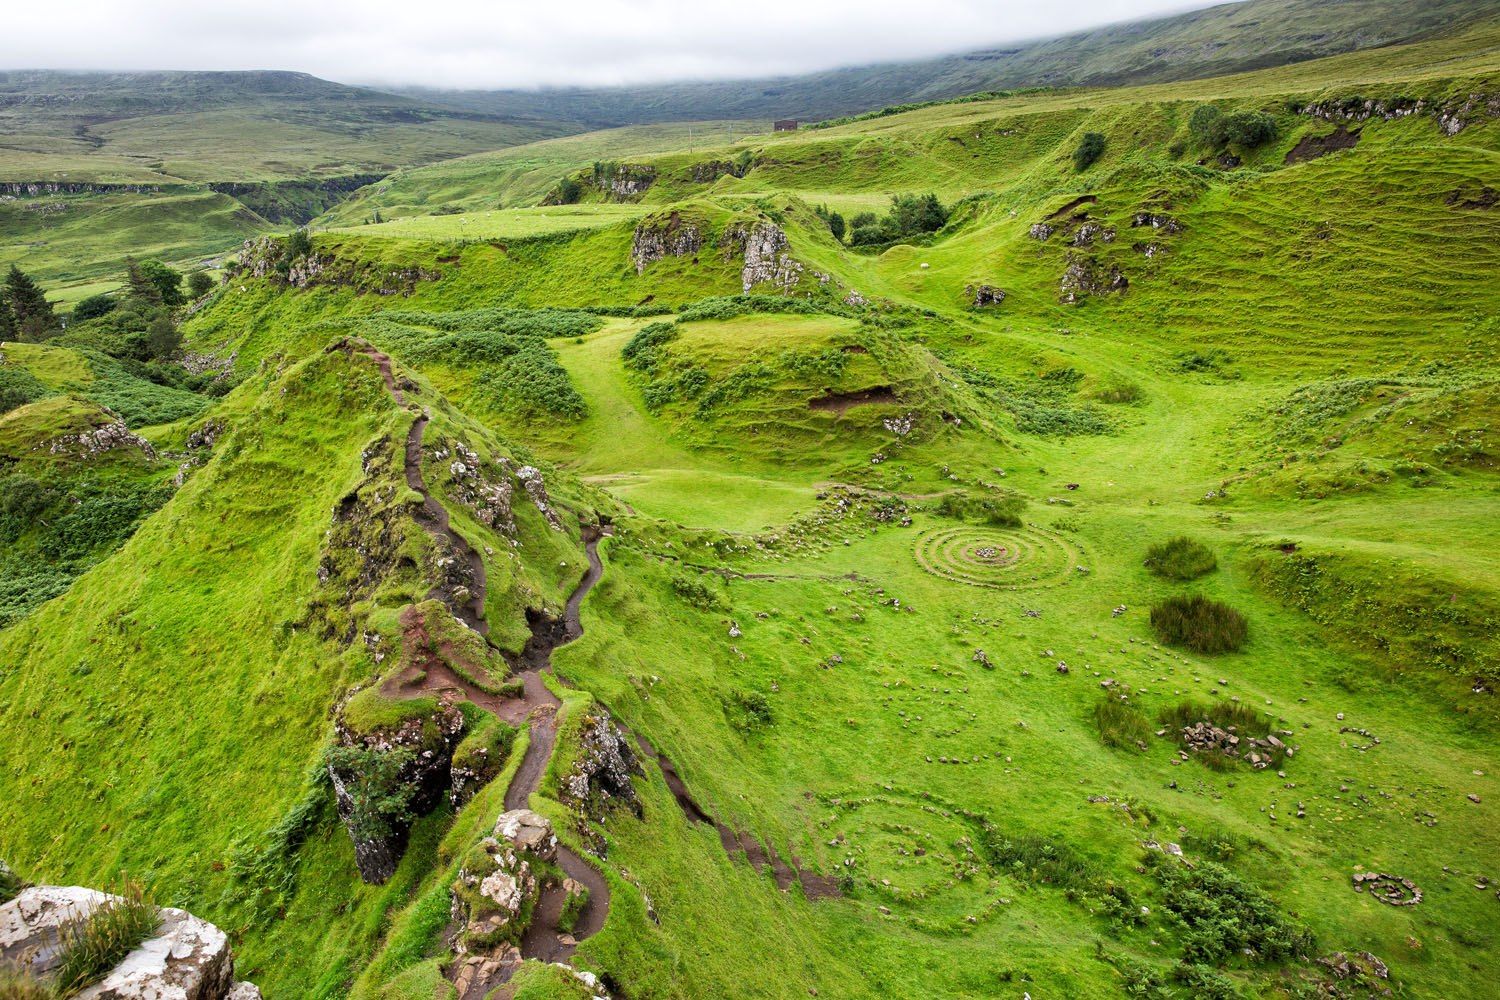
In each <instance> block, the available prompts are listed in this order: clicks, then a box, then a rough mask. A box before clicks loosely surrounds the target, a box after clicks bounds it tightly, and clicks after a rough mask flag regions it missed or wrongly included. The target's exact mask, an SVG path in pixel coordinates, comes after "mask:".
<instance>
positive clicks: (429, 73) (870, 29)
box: [0, 0, 1204, 88]
mask: <svg viewBox="0 0 1500 1000" xmlns="http://www.w3.org/2000/svg"><path fill="white" fill-rule="evenodd" d="M1203 5H1204V4H1202V3H1192V2H1184V0H1075V2H1073V3H1070V4H1065V5H1063V6H1061V7H1054V6H1052V5H1050V4H1045V5H1043V4H1036V3H1034V2H1029V0H1026V2H1011V0H999V2H997V0H988V2H985V0H905V2H894V0H758V2H756V3H753V4H734V5H730V4H723V3H714V2H712V0H638V2H632V3H625V2H620V0H571V2H569V3H566V4H564V3H542V2H536V0H530V2H526V3H516V2H511V0H502V2H498V3H496V2H491V3H484V2H477V0H442V2H428V3H414V2H412V0H399V2H397V0H358V2H355V0H322V2H319V0H297V2H291V0H259V2H257V3H255V4H251V5H244V4H215V3H202V4H196V5H184V4H181V3H177V2H171V3H168V2H165V0H135V2H133V3H128V4H127V3H121V2H119V0H69V2H68V3H67V4H66V5H65V7H66V10H65V11H64V10H61V9H59V8H50V7H48V6H47V5H45V4H24V5H21V6H19V7H18V8H17V9H15V10H12V11H10V12H8V14H7V17H6V26H5V31H4V32H3V33H0V65H3V66H4V67H6V68H12V69H22V68H25V69H38V68H46V69H115V70H146V69H195V70H209V69H218V70H233V69H286V70H300V71H302V72H307V73H313V74H315V75H317V76H321V77H325V78H327V79H332V80H339V81H342V82H346V83H365V84H374V85H380V84H386V85H398V84H412V85H425V86H433V87H473V88H502V87H505V88H509V87H543V86H609V85H615V84H628V83H654V82H661V81H667V80H685V79H733V78H744V77H764V76H775V75H781V74H791V73H804V72H809V71H814V70H820V69H829V68H833V67H837V66H851V65H859V64H864V63H870V62H882V61H890V60H900V59H912V58H920V57H923V56H931V55H938V54H942V53H948V52H959V51H965V50H969V49H976V48H983V47H985V46H990V45H995V44H1003V43H1006V42H1013V41H1017V40H1022V39H1028V38H1039V37H1045V36H1049V35H1057V34H1063V33H1066V32H1069V31H1073V30H1077V29H1080V28H1087V27H1092V26H1095V25H1099V24H1105V23H1109V22H1111V21H1120V20H1129V19H1133V18H1140V17H1149V16H1153V15H1159V14H1163V13H1171V12H1173V11H1179V10H1184V9H1189V8H1192V7H1195V6H1203Z"/></svg>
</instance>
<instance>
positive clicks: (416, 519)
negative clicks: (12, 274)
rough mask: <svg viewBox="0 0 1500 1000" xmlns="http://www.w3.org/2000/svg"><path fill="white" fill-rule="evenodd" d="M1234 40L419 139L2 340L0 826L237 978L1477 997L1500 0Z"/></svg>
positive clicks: (52, 866)
mask: <svg viewBox="0 0 1500 1000" xmlns="http://www.w3.org/2000/svg"><path fill="white" fill-rule="evenodd" d="M1262 6H1270V5H1262ZM1249 9H1250V7H1249V6H1247V7H1245V8H1237V10H1249ZM1278 9H1280V8H1278ZM1296 9H1298V10H1301V9H1306V8H1296ZM1360 9H1363V10H1367V11H1369V10H1375V9H1377V8H1376V7H1375V6H1373V5H1365V6H1362V7H1361V8H1360ZM1378 9H1379V10H1382V11H1387V12H1388V11H1389V10H1390V8H1388V7H1383V6H1382V7H1379V8H1378ZM1203 16H1204V17H1207V16H1209V15H1203ZM1213 16H1215V17H1223V16H1229V15H1228V14H1224V13H1222V12H1221V13H1219V14H1215V15H1213ZM1349 23H1350V26H1351V27H1350V31H1351V32H1353V31H1354V30H1355V28H1354V25H1355V24H1356V20H1355V19H1353V18H1351V20H1350V22H1349ZM1288 25H1289V27H1288V29H1287V31H1286V32H1285V35H1284V37H1285V39H1287V41H1286V47H1287V50H1288V51H1289V50H1290V49H1291V48H1292V47H1295V46H1301V45H1305V44H1306V41H1305V39H1304V38H1301V37H1300V34H1301V31H1302V29H1301V27H1300V26H1299V25H1298V24H1297V22H1296V20H1295V18H1292V17H1291V16H1290V15H1288ZM1265 30H1266V31H1267V32H1270V31H1271V30H1272V29H1271V28H1269V27H1267V28H1265ZM1276 37H1278V38H1281V37H1283V36H1282V35H1279V34H1278V35H1276ZM1330 44H1333V43H1330ZM1340 44H1342V43H1340ZM1268 48H1271V49H1274V48H1275V46H1268ZM1207 65H1208V64H1206V63H1205V67H1207ZM1224 65H1225V68H1228V69H1235V70H1242V71H1239V72H1232V73H1227V74H1224V75H1219V76H1212V77H1205V78H1203V79H1186V80H1173V81H1168V82H1151V83H1148V84H1144V85H1140V86H1129V87H1121V86H1103V85H1099V86H1090V87H1077V88H1066V89H1057V90H1048V91H1044V92H1039V93H1011V94H1006V95H1000V96H990V97H988V98H985V99H974V100H962V101H953V102H946V103H934V104H931V105H927V106H921V107H915V108H909V109H905V110H893V111H891V112H889V113H875V114H871V115H868V116H855V117H853V118H851V120H848V121H843V122H836V123H830V124H829V125H828V126H827V127H824V128H818V129H806V130H803V131H800V132H797V133H793V134H784V135H770V134H767V133H764V132H761V133H754V132H751V131H749V130H746V129H743V128H741V127H739V126H737V125H736V124H735V123H733V122H729V123H726V122H718V123H695V124H694V125H693V126H692V127H691V128H690V127H689V126H687V125H685V124H682V125H677V124H657V125H649V126H632V127H629V128H621V129H614V130H604V131H597V132H592V133H587V134H582V135H577V136H567V137H560V138H552V139H547V140H542V141H538V142H535V143H530V144H526V145H522V146H517V147H514V148H510V149H505V150H501V151H498V152H489V153H483V154H478V155H473V156H466V157H462V158H457V159H453V160H448V161H444V162H442V163H438V164H431V165H427V166H421V167H412V168H410V169H406V170H402V171H399V172H397V173H396V174H395V175H393V176H391V177H389V178H386V179H383V180H382V181H380V182H377V183H375V184H372V185H368V186H365V187H363V188H361V189H360V190H359V191H358V192H357V193H355V194H354V195H353V196H352V197H351V198H350V199H349V200H348V201H346V202H343V203H341V204H339V205H338V206H336V207H334V208H333V209H332V210H331V211H329V212H327V213H326V214H325V215H324V216H323V217H322V218H321V220H320V222H319V224H318V225H316V226H314V227H313V231H312V232H311V233H310V234H307V233H288V232H287V229H288V228H289V227H280V228H279V229H276V228H274V227H271V226H269V225H266V226H265V227H263V229H262V230H261V231H262V232H263V233H266V234H268V235H261V236H258V237H256V238H255V239H253V240H251V241H250V242H249V243H247V244H246V245H244V246H242V247H241V249H240V250H239V251H238V254H237V259H236V260H233V261H225V262H224V271H225V273H226V274H227V275H228V276H229V280H227V281H224V282H221V283H219V284H218V285H216V286H214V287H212V288H211V289H209V290H208V291H206V292H205V293H204V295H203V297H202V299H201V300H199V301H198V302H196V303H194V304H193V305H192V306H185V307H183V308H181V309H180V310H178V311H177V312H175V313H172V312H171V310H170V307H169V306H167V305H165V304H164V303H163V302H162V301H161V300H160V296H159V294H158V295H156V297H155V301H153V293H152V287H148V286H147V283H146V282H145V280H144V278H143V280H141V281H137V282H136V283H135V285H134V286H133V287H132V288H131V289H130V290H129V292H126V293H121V295H119V296H118V297H117V298H118V301H117V304H116V305H115V306H114V308H113V309H112V310H111V311H110V312H106V313H104V314H102V315H99V316H96V317H94V318H90V319H79V320H78V321H76V322H74V323H72V324H70V325H69V327H68V328H67V329H66V331H61V332H59V331H56V330H49V331H47V333H46V335H45V336H44V337H42V338H40V340H41V342H40V343H26V344H9V343H7V344H5V345H3V346H0V401H3V402H4V404H5V407H6V408H7V412H5V413H4V414H0V598H3V602H0V614H3V616H4V617H3V618H0V762H3V766H0V859H3V860H4V861H5V862H6V863H8V865H9V866H10V868H12V869H14V871H15V872H16V873H17V875H19V876H20V877H21V878H27V879H32V880H36V881H46V882H56V883H72V882H76V883H79V884H88V885H98V884H104V883H107V882H108V881H109V880H110V879H112V878H115V877H117V876H118V874H119V873H120V872H122V871H124V872H128V873H130V874H131V875H133V876H135V877H137V878H140V879H142V880H143V881H144V882H145V883H146V884H147V885H148V886H149V888H150V891H151V892H152V894H153V895H154V897H155V898H156V899H158V900H160V901H163V902H167V901H170V902H172V903H173V904H181V905H184V906H187V907H189V908H190V909H191V910H192V912H193V913H194V914H198V915H201V916H202V917H204V918H205V919H209V920H212V921H213V922H214V923H215V924H216V925H218V926H219V927H222V928H224V929H225V930H226V932H227V933H228V934H229V937H230V939H231V942H232V944H233V947H234V950H235V954H236V958H237V965H236V969H235V976H236V978H242V979H247V980H251V981H253V982H254V983H256V984H257V986H258V987H259V989H260V991H261V992H262V994H263V995H264V997H266V998H268V1000H311V998H318V1000H322V998H328V1000H335V998H338V1000H343V998H350V1000H415V998H422V1000H428V998H439V1000H584V998H588V1000H602V998H603V997H606V996H608V997H614V998H651V1000H696V998H699V997H720V996H723V997H746V998H767V1000H770V998H775V1000H783V998H785V1000H794V998H795V1000H800V998H806V997H809V996H816V997H819V998H822V1000H830V998H831V1000H865V998H869V1000H876V998H881V1000H884V998H889V997H901V996H920V997H924V998H933V1000H978V998H993V997H1012V998H1021V997H1023V996H1028V995H1029V996H1031V997H1033V998H1037V1000H1043V998H1048V997H1069V998H1080V1000H1116V998H1119V997H1122V996H1123V997H1144V998H1150V1000H1187V998H1211V1000H1312V998H1324V1000H1327V998H1343V1000H1362V998H1366V997H1378V996H1385V995H1398V996H1410V997H1450V996H1486V995H1488V994H1489V993H1490V992H1492V988H1491V987H1489V986H1486V983H1488V982H1490V981H1491V978H1492V974H1491V972H1490V970H1491V969H1492V968H1493V966H1494V964H1495V962H1496V961H1497V960H1500V940H1497V939H1496V937H1495V935H1494V934H1493V933H1492V931H1491V928H1492V927H1493V926H1495V915H1496V907H1497V905H1500V902H1497V896H1496V887H1497V886H1500V870H1497V865H1496V859H1497V858H1500V816H1497V807H1496V803H1497V802H1500V787H1497V783H1496V782H1497V775H1500V761H1497V759H1496V758H1497V753H1496V745H1497V744H1496V734H1497V727H1500V706H1497V704H1496V701H1495V697H1496V694H1495V692H1496V691H1497V689H1500V642H1497V635H1500V630H1497V628H1496V624H1497V622H1500V541H1497V539H1500V532H1497V531H1496V530H1495V527H1496V525H1497V524H1500V499H1497V498H1500V494H1497V491H1496V486H1497V479H1496V476H1497V473H1500V464H1497V463H1500V449H1497V446H1496V443H1495V440H1494V435H1495V421H1496V418H1497V415H1500V395H1497V393H1500V364H1497V358H1500V326H1497V323H1496V319H1495V317H1496V315H1497V313H1500V280H1497V279H1500V215H1497V212H1500V196H1497V194H1496V192H1497V191H1500V23H1497V22H1496V20H1495V19H1493V18H1488V19H1481V20H1479V21H1477V22H1474V23H1467V24H1462V25H1458V26H1456V27H1454V28H1453V29H1452V30H1451V31H1447V32H1445V33H1442V34H1440V35H1437V36H1435V37H1429V38H1423V39H1421V40H1418V41H1414V42H1410V43H1408V44H1395V45H1387V46H1381V47H1377V48H1368V49H1363V50H1361V51H1355V52H1345V53H1343V54H1339V55H1334V56H1328V57H1325V58H1317V59H1309V60H1307V61H1304V62H1296V63H1289V64H1286V65H1276V66H1272V67H1269V68H1260V69H1249V70H1245V69H1244V64H1243V63H1242V62H1241V61H1240V60H1239V59H1238V57H1237V56H1235V54H1234V53H1233V52H1231V53H1229V54H1228V55H1226V63H1225V64H1224ZM1100 72H1102V70H1100ZM95 197H97V195H95ZM212 197H216V198H220V197H222V198H228V196H227V195H222V194H217V193H215V194H212ZM377 214H378V216H379V218H380V220H382V221H376V218H377ZM836 216H837V221H835V217H836ZM0 218H3V216H0ZM115 225H116V223H111V222H109V221H108V220H107V219H105V220H103V222H102V226H103V229H104V231H108V230H109V229H110V228H111V227H114V226H115ZM118 228H119V238H118V245H116V246H113V247H111V248H110V252H111V253H121V252H124V251H125V250H127V249H129V248H131V247H135V246H145V245H146V243H145V241H146V240H147V239H148V237H149V230H147V229H145V228H140V229H135V228H132V227H129V226H126V225H125V224H124V223H119V224H118ZM81 242H82V241H81V239H80V238H78V237H76V236H75V237H72V245H73V246H77V245H79V244H80V243H81ZM160 252H165V251H160ZM44 284H47V283H46V282H44ZM7 294H10V295H11V296H12V297H13V298H16V300H17V301H19V302H21V303H22V304H23V305H26V304H27V303H28V301H29V300H27V299H26V298H25V297H24V296H20V297H17V296H16V294H15V293H13V292H7ZM163 318H167V319H170V320H171V321H172V322H168V323H167V325H166V327H165V328H164V327H163V326H162V323H161V322H160V321H161V320H162V319H163ZM148 320H149V322H148ZM173 322H175V324H176V326H175V327H174V326H173V325H172V324H173ZM173 332H176V333H177V334H178V335H179V336H180V338H181V341H180V343H176V344H174V343H172V342H170V341H168V342H166V343H163V342H161V341H160V339H159V338H160V337H161V336H163V335H165V334H168V333H173ZM12 882H14V879H10V880H7V881H0V900H3V899H4V898H5V896H4V894H5V891H6V886H8V885H10V884H11V883H12ZM3 905H5V904H4V903H3V902H0V906H3ZM0 958H3V956H0ZM0 982H3V980H0ZM6 988H8V986H0V990H3V989H6ZM24 988H26V989H32V986H31V985H30V984H28V985H27V986H25V987H24ZM31 995H33V996H34V995H35V992H34V991H33V993H32V994H31ZM21 996H28V994H25V993H22V994H21ZM28 1000H29V997H28Z"/></svg>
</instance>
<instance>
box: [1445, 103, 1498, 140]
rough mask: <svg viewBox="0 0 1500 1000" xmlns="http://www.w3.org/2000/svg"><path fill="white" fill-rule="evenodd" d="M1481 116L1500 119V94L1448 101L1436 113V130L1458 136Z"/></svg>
mask: <svg viewBox="0 0 1500 1000" xmlns="http://www.w3.org/2000/svg"><path fill="white" fill-rule="evenodd" d="M1481 115H1483V116H1484V117H1487V118H1500V94H1470V95H1469V96H1468V97H1466V98H1464V99H1463V100H1462V101H1450V102H1449V103H1448V104H1447V105H1446V106H1444V107H1443V108H1442V109H1440V110H1439V111H1438V113H1437V121H1438V128H1439V129H1441V130H1442V132H1443V134H1444V135H1458V133H1460V132H1462V131H1463V130H1464V129H1466V128H1468V127H1469V125H1470V124H1471V123H1472V122H1473V121H1474V120H1475V119H1477V118H1479V117H1480V116H1481Z"/></svg>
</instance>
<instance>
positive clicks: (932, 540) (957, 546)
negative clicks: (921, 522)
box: [915, 524, 1086, 590]
mask: <svg viewBox="0 0 1500 1000" xmlns="http://www.w3.org/2000/svg"><path fill="white" fill-rule="evenodd" d="M915 554H916V559H917V565H919V566H921V567H922V568H923V569H924V570H926V571H927V572H929V573H931V574H932V575H933V576H937V577H941V578H942V579H944V580H950V581H952V582H954V583H962V584H966V585H968V586H970V587H988V588H991V589H994V590H1025V589H1028V588H1031V587H1052V586H1056V585H1058V584H1061V583H1066V582H1067V581H1068V580H1069V579H1071V578H1073V577H1075V576H1082V575H1083V573H1084V572H1086V570H1085V569H1083V552H1082V550H1081V549H1079V547H1078V546H1077V545H1075V544H1074V543H1073V542H1071V541H1069V540H1068V539H1066V538H1064V537H1062V536H1061V535H1059V534H1057V533H1056V532H1052V531H1048V530H1047V529H1045V528H1039V527H1037V526H1036V525H1034V524H1027V525H1022V526H1021V527H1018V528H1001V527H990V526H985V525H959V526H957V527H939V528H931V529H929V530H927V531H924V532H923V533H922V534H921V535H920V536H919V537H918V538H917V542H916V550H915Z"/></svg>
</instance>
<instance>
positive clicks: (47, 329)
mask: <svg viewBox="0 0 1500 1000" xmlns="http://www.w3.org/2000/svg"><path fill="white" fill-rule="evenodd" d="M5 301H6V305H7V306H9V307H10V320H11V325H12V326H13V327H14V332H15V334H16V335H18V336H19V337H20V338H21V339H22V340H30V341H38V340H46V339H47V338H48V337H49V336H51V335H52V334H54V333H56V332H57V331H58V330H59V329H61V327H62V324H61V323H60V322H58V319H57V314H56V313H55V312H53V311H52V303H50V302H48V301H47V295H46V293H45V292H43V291H42V289H41V286H39V285H38V284H37V283H36V282H35V281H33V280H31V276H30V275H28V274H26V273H25V272H23V271H22V270H21V269H20V268H19V267H16V265H14V264H12V265H11V266H10V273H9V274H8V275H6V277H5Z"/></svg>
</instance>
